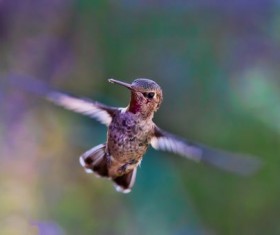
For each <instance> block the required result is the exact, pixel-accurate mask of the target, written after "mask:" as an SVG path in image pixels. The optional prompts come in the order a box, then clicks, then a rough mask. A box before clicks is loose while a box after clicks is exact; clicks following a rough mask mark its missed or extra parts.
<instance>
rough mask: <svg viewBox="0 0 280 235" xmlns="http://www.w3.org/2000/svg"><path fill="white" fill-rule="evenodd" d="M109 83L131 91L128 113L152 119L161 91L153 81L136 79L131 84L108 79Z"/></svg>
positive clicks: (158, 104) (157, 106)
mask: <svg viewBox="0 0 280 235" xmlns="http://www.w3.org/2000/svg"><path fill="white" fill-rule="evenodd" d="M109 82H112V83H116V84H119V85H122V86H124V87H126V88H128V89H129V90H131V99H130V103H129V106H128V111H130V112H132V113H140V114H141V115H142V116H143V117H144V118H148V117H152V116H153V113H154V112H155V111H157V110H158V109H159V107H160V104H161V102H162V99H163V97H162V90H161V88H160V86H159V85H158V84H157V83H156V82H154V81H153V80H150V79H146V78H137V79H135V80H134V81H133V82H132V83H131V84H129V83H125V82H121V81H117V80H114V79H109Z"/></svg>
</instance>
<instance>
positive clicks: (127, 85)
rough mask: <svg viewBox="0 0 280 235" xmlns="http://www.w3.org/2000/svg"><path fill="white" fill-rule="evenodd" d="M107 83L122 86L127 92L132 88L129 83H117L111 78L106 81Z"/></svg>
mask: <svg viewBox="0 0 280 235" xmlns="http://www.w3.org/2000/svg"><path fill="white" fill-rule="evenodd" d="M108 81H109V82H111V83H115V84H118V85H121V86H124V87H126V88H128V89H129V90H132V87H131V85H130V84H129V83H126V82H122V81H118V80H115V79H112V78H110V79H108Z"/></svg>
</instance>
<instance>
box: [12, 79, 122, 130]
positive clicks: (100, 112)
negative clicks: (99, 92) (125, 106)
mask: <svg viewBox="0 0 280 235" xmlns="http://www.w3.org/2000/svg"><path fill="white" fill-rule="evenodd" d="M10 81H11V82H12V83H13V84H14V85H16V86H19V87H20V88H22V89H24V90H27V91H29V92H32V93H35V94H36V95H39V96H42V97H44V98H46V99H47V100H49V101H51V102H53V103H55V104H56V105H59V106H62V107H64V108H66V109H69V110H72V111H75V112H78V113H81V114H84V115H86V116H89V117H91V118H95V119H97V120H98V121H100V122H101V123H103V124H105V125H107V126H108V125H109V124H110V123H111V121H112V117H113V116H114V114H115V113H116V112H117V111H118V108H114V107H109V106H106V105H103V104H101V103H98V102H95V101H91V100H89V99H84V98H78V97H75V96H72V95H69V94H65V93H62V92H59V91H54V90H53V89H51V88H49V87H48V86H47V85H46V84H44V83H42V82H40V81H38V80H35V79H32V78H26V77H17V76H12V77H10Z"/></svg>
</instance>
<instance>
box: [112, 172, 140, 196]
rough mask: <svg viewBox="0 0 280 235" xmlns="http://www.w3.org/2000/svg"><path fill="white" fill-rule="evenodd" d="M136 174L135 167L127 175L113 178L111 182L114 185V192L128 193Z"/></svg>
mask: <svg viewBox="0 0 280 235" xmlns="http://www.w3.org/2000/svg"><path fill="white" fill-rule="evenodd" d="M136 173H137V168H136V167H135V168H134V169H133V170H132V171H130V172H128V173H127V174H125V175H122V176H118V177H116V178H114V179H113V181H114V183H115V188H116V190H117V191H118V192H122V193H129V192H130V191H131V188H132V187H133V185H134V183H135V179H136Z"/></svg>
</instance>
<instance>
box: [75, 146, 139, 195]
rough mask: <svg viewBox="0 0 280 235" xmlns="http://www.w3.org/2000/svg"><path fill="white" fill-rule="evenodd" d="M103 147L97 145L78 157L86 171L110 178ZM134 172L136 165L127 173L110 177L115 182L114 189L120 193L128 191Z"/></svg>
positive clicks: (133, 178)
mask: <svg viewBox="0 0 280 235" xmlns="http://www.w3.org/2000/svg"><path fill="white" fill-rule="evenodd" d="M105 148H106V146H105V144H100V145H97V146H96V147H94V148H92V149H90V150H88V151H87V152H85V153H84V154H83V155H82V156H81V157H80V163H81V165H82V167H84V168H85V171H86V172H87V173H94V174H95V175H96V176H97V177H107V178H111V177H110V175H109V170H108V164H109V163H108V158H109V156H107V155H106V152H105ZM136 172H137V167H135V168H134V169H133V170H131V171H130V172H128V173H127V174H124V175H122V176H118V177H115V178H111V180H112V181H113V182H114V183H115V188H116V190H117V191H118V192H122V193H129V192H130V191H131V188H132V187H133V185H134V183H135V178H136Z"/></svg>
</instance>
